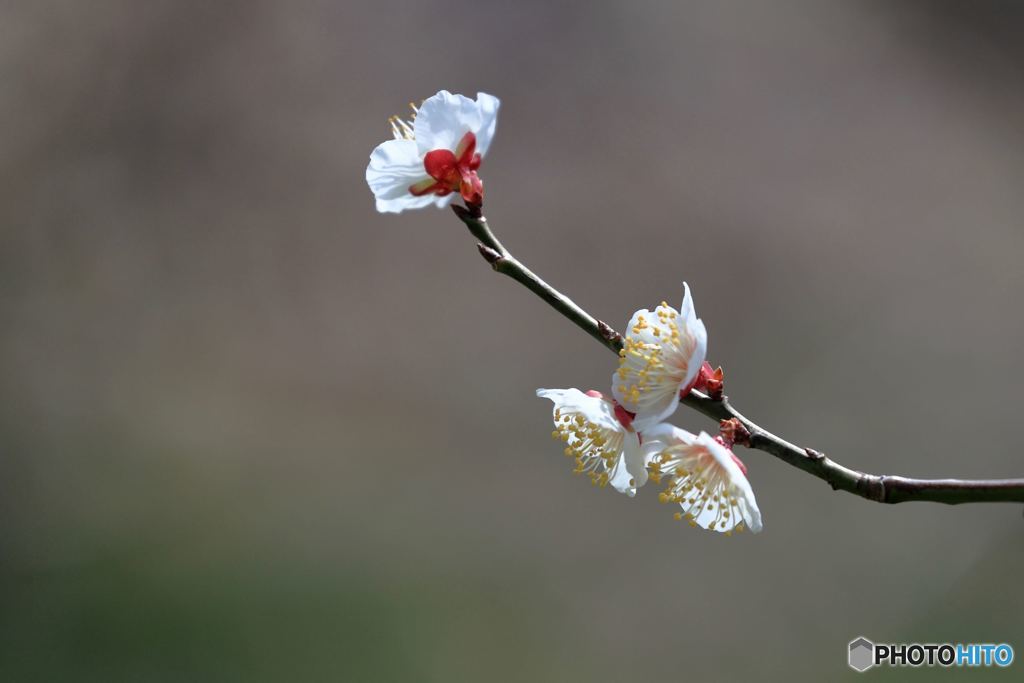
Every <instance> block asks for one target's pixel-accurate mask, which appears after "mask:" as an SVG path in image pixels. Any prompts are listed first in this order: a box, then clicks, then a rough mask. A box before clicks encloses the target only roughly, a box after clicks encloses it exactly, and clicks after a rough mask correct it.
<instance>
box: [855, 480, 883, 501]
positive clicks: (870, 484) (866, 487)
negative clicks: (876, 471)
mask: <svg viewBox="0 0 1024 683" xmlns="http://www.w3.org/2000/svg"><path fill="white" fill-rule="evenodd" d="M884 479H885V477H878V476H875V475H873V474H863V473H862V474H861V475H860V477H859V478H858V479H857V490H858V491H860V492H861V495H862V496H864V497H865V498H867V499H868V500H873V501H875V502H876V503H884V502H885V482H884Z"/></svg>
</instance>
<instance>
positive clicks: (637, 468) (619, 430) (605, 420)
mask: <svg viewBox="0 0 1024 683" xmlns="http://www.w3.org/2000/svg"><path fill="white" fill-rule="evenodd" d="M537 395H538V396H540V397H541V398H547V399H550V400H551V401H552V402H553V403H554V404H555V407H554V410H553V416H554V423H555V431H553V432H552V433H551V435H552V436H553V437H554V438H555V439H558V440H559V441H562V442H563V443H564V444H565V454H566V455H567V456H570V457H573V458H574V459H575V462H576V469H575V470H574V471H575V472H576V473H577V474H586V475H587V476H589V477H590V481H591V483H593V484H595V485H597V486H601V487H604V486H607V485H608V484H611V485H612V487H613V488H615V489H616V490H617V491H619V492H621V493H625V494H626V495H628V496H633V495H635V494H636V489H637V487H638V486H642V485H643V483H644V482H646V480H647V473H646V470H645V469H644V468H643V454H642V452H641V450H640V439H639V437H638V436H637V434H636V432H634V431H632V430H628V429H626V428H625V427H623V425H622V423H620V422H619V421H618V419H617V418H616V417H615V406H614V404H613V403H612V402H611V401H609V400H608V399H605V398H598V397H597V396H587V395H586V394H584V393H583V392H581V391H579V390H578V389H538V390H537Z"/></svg>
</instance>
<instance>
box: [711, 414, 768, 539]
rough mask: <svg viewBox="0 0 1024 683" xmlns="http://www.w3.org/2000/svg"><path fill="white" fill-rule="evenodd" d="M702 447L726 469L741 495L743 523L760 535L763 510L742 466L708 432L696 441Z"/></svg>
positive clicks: (737, 502) (739, 503)
mask: <svg viewBox="0 0 1024 683" xmlns="http://www.w3.org/2000/svg"><path fill="white" fill-rule="evenodd" d="M695 443H697V444H698V445H700V446H703V447H704V448H706V449H707V451H708V453H710V454H711V456H712V457H713V458H714V459H715V461H716V462H717V463H718V464H719V466H721V467H722V469H724V470H725V471H726V472H727V473H728V475H729V480H730V482H731V483H732V485H733V486H734V487H736V489H737V492H738V493H739V495H737V496H736V504H737V506H738V507H739V508H740V512H741V513H742V515H743V521H745V522H746V523H747V528H749V529H750V531H751V532H752V533H755V534H756V533H758V532H760V531H761V529H762V528H763V526H762V523H761V510H760V509H759V508H758V507H757V499H755V498H754V490H753V488H751V486H750V482H749V481H748V480H747V475H745V474H743V470H741V469H740V466H739V465H737V464H736V462H735V461H734V460H733V459H732V453H731V452H730V451H729V449H728V448H726V447H725V446H723V445H722V444H720V443H718V442H717V441H715V439H714V437H712V436H711V435H710V434H708V433H707V432H701V433H700V434H698V435H697V439H696V441H695Z"/></svg>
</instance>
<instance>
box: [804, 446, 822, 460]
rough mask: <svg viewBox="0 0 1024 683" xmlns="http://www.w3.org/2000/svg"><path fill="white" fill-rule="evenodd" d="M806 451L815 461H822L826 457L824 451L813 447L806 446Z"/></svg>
mask: <svg viewBox="0 0 1024 683" xmlns="http://www.w3.org/2000/svg"><path fill="white" fill-rule="evenodd" d="M804 453H806V454H807V457H808V458H810V459H811V460H813V461H815V462H821V461H822V460H824V459H825V454H824V453H822V452H820V451H816V450H814V449H813V448H805V449H804Z"/></svg>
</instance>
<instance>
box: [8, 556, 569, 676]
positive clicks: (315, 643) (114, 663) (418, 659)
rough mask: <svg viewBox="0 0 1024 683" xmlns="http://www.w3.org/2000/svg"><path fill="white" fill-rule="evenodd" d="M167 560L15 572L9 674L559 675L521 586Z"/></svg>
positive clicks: (116, 560) (118, 560)
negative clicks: (191, 568)
mask: <svg viewBox="0 0 1024 683" xmlns="http://www.w3.org/2000/svg"><path fill="white" fill-rule="evenodd" d="M164 561H165V558H160V557H159V556H158V555H156V556H154V555H153V554H152V552H151V551H150V552H149V553H147V550H146V549H145V548H144V547H140V548H138V549H135V550H134V551H132V552H126V553H125V554H124V555H121V554H117V553H115V554H112V555H110V556H109V557H107V558H104V559H98V560H96V561H95V562H93V563H91V564H89V565H88V566H80V567H76V568H75V570H74V571H73V572H70V571H66V572H61V571H53V572H49V573H47V574H45V575H37V576H31V577H17V578H15V580H14V581H13V582H11V584H9V586H10V587H11V588H13V590H14V592H15V595H6V596H5V600H4V614H3V618H2V626H3V628H2V633H3V643H2V645H0V674H2V677H3V680H10V681H62V680H75V681H111V680H126V681H127V680H131V681H182V680H191V681H280V680H295V679H298V680H312V681H319V680H323V681H328V680H374V681H408V680H423V681H435V680H436V681H451V680H467V681H469V680H479V676H482V675H486V674H487V672H488V671H489V670H490V669H491V668H492V667H500V669H501V671H502V678H503V680H523V681H528V680H536V678H537V676H538V675H539V674H541V673H550V672H551V671H552V666H551V664H552V663H551V662H548V661H545V657H546V656H548V655H549V654H550V653H546V652H545V650H544V648H542V647H540V645H541V643H538V642H536V639H537V638H538V636H539V634H538V632H537V631H536V626H537V625H536V624H531V623H530V621H529V618H528V615H524V613H523V610H524V608H526V609H528V606H525V605H524V604H523V598H524V597H525V596H524V595H523V594H518V593H517V592H516V591H509V590H507V589H504V590H500V589H498V587H486V586H461V587H455V586H451V585H432V584H430V583H416V582H415V581H414V580H412V579H410V580H409V582H408V583H406V584H404V585H403V584H399V583H384V584H381V583H380V582H379V581H375V580H373V579H372V578H368V577H361V578H356V577H352V576H348V577H328V576H322V575H316V576H311V575H302V574H296V573H289V572H288V570H287V569H285V570H281V571H279V572H272V571H271V570H269V569H268V568H266V567H216V568H213V567H209V568H207V569H206V570H204V571H203V572H202V573H185V572H173V571H168V570H167V569H166V568H163V569H162V568H161V564H163V562H164ZM509 643H517V644H518V646H517V647H516V648H509V647H508V644H509ZM520 648H522V649H520ZM522 652H530V653H531V656H529V657H520V656H517V654H518V653H522Z"/></svg>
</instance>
